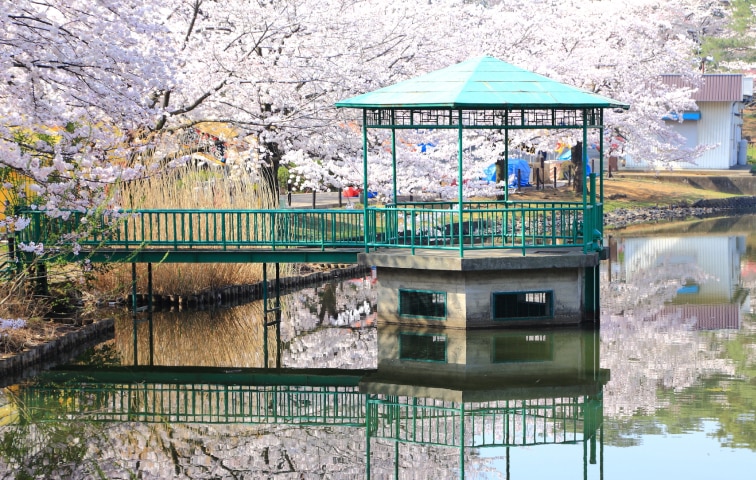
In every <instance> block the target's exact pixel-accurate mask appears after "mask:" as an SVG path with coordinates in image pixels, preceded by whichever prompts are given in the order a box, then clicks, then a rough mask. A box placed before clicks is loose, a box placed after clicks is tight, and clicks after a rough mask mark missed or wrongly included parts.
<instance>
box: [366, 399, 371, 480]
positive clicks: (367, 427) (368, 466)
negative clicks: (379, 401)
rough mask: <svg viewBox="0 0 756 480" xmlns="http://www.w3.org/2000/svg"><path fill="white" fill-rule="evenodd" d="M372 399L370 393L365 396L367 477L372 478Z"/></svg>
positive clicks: (368, 479)
mask: <svg viewBox="0 0 756 480" xmlns="http://www.w3.org/2000/svg"><path fill="white" fill-rule="evenodd" d="M370 410H371V401H370V397H369V396H368V395H366V396H365V478H366V479H367V480H370V424H371V420H370V414H371V411H370Z"/></svg>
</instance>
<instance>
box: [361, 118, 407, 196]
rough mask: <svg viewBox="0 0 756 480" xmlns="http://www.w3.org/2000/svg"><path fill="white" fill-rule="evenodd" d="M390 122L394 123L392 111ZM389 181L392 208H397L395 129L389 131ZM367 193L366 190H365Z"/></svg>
mask: <svg viewBox="0 0 756 480" xmlns="http://www.w3.org/2000/svg"><path fill="white" fill-rule="evenodd" d="M391 116H392V121H391V123H392V124H393V123H394V120H393V116H394V111H393V110H392V111H391ZM391 179H392V180H393V187H394V189H393V194H394V197H393V198H394V206H395V207H396V206H398V203H399V197H398V196H397V189H396V129H395V128H392V129H391ZM365 191H366V192H367V190H365Z"/></svg>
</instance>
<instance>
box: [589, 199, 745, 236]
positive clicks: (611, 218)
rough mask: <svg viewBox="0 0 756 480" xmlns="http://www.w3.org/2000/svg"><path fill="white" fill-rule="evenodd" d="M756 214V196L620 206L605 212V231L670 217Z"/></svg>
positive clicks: (683, 218) (687, 217)
mask: <svg viewBox="0 0 756 480" xmlns="http://www.w3.org/2000/svg"><path fill="white" fill-rule="evenodd" d="M739 213H756V196H745V197H731V198H718V199H707V200H698V201H696V202H694V203H692V204H676V205H669V206H658V207H643V208H637V209H636V208H618V209H616V210H614V211H612V212H608V213H604V229H605V230H621V229H623V228H625V227H629V226H632V225H639V224H644V223H648V224H653V223H659V222H666V221H670V220H686V219H691V218H706V217H710V216H715V215H737V214H739Z"/></svg>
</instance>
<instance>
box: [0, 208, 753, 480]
mask: <svg viewBox="0 0 756 480" xmlns="http://www.w3.org/2000/svg"><path fill="white" fill-rule="evenodd" d="M754 227H756V217H754V216H750V215H748V216H741V217H737V218H721V219H710V220H701V221H696V222H686V223H679V224H663V225H660V226H655V227H647V228H643V229H634V230H632V231H625V232H620V233H615V234H614V235H613V236H612V237H610V238H607V242H608V243H609V244H610V246H611V255H610V258H609V259H608V260H607V261H605V262H603V263H602V271H601V305H602V311H601V328H600V330H597V329H575V328H560V329H539V330H531V331H525V330H501V329H500V330H495V331H469V332H464V331H433V332H428V331H411V330H408V329H403V328H402V329H399V328H396V327H388V326H384V325H380V326H377V323H378V313H377V312H376V307H375V305H376V297H377V286H376V280H375V279H374V278H372V277H371V276H370V275H368V276H366V277H364V278H355V279H347V280H344V281H339V282H330V283H325V284H322V285H317V286H313V287H310V288H304V289H301V290H298V291H296V292H294V293H290V294H287V295H285V296H283V297H282V299H281V317H282V321H281V323H280V324H276V323H275V322H274V321H273V320H275V312H269V313H268V314H267V316H266V315H264V309H265V306H264V305H263V304H262V302H253V303H250V304H245V305H240V306H237V307H233V308H228V309H222V310H215V311H200V312H158V313H155V314H154V315H153V318H152V322H151V324H150V322H149V321H146V320H144V319H141V320H140V322H139V323H138V326H137V334H136V336H135V335H133V331H134V330H133V323H132V319H131V317H130V316H129V315H125V316H122V317H119V318H118V319H117V321H116V332H115V338H114V339H113V340H110V341H108V342H104V343H103V344H101V345H99V346H98V347H97V348H95V349H92V350H91V351H89V352H87V354H86V355H85V356H83V357H81V358H80V359H79V360H78V361H77V362H75V363H74V364H71V365H66V366H62V367H60V368H58V369H55V370H52V371H50V372H47V373H45V374H42V375H40V376H39V377H37V378H36V379H34V380H32V381H30V382H28V383H25V384H23V385H14V386H11V387H9V388H6V389H4V390H3V393H2V394H0V473H2V474H0V478H27V477H24V476H23V475H20V472H22V471H23V472H25V473H30V474H32V476H37V477H38V478H55V477H59V478H93V477H94V478H96V477H102V478H274V477H275V478H291V479H308V478H367V477H370V478H403V479H404V478H407V479H413V478H417V479H424V478H437V479H447V478H462V477H464V478H504V479H534V478H535V479H540V478H549V479H551V478H568V479H571V478H591V479H602V478H606V479H637V478H649V479H657V478H687V479H698V478H700V479H709V478H750V477H751V476H752V475H753V469H754V465H756V317H755V316H754V314H753V307H752V300H751V291H752V289H753V288H754V286H756V248H755V247H756V233H754V232H756V228H754ZM274 306H275V304H274V303H273V302H271V304H270V305H268V308H269V309H272V307H274ZM266 317H267V318H266ZM266 320H267V322H269V323H270V325H268V326H266V325H265V323H266ZM135 359H136V363H138V365H139V367H134V366H133V364H134V361H135Z"/></svg>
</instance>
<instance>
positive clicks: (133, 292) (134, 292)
mask: <svg viewBox="0 0 756 480" xmlns="http://www.w3.org/2000/svg"><path fill="white" fill-rule="evenodd" d="M131 320H132V328H133V336H134V366H137V365H139V357H137V273H136V263H132V264H131Z"/></svg>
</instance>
